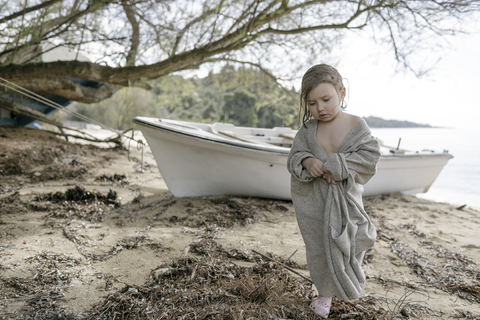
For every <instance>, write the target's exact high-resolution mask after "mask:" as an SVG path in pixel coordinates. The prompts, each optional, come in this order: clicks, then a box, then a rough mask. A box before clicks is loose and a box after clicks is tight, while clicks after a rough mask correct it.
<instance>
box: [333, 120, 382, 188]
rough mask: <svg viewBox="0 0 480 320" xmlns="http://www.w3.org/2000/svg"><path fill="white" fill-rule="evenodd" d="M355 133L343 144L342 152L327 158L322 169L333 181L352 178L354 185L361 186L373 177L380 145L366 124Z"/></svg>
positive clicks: (378, 157)
mask: <svg viewBox="0 0 480 320" xmlns="http://www.w3.org/2000/svg"><path fill="white" fill-rule="evenodd" d="M356 131H357V132H354V134H352V135H350V138H349V141H346V142H345V145H346V147H345V149H344V150H342V151H340V152H338V153H334V154H332V155H330V156H329V157H328V159H327V161H325V163H324V169H325V172H328V173H330V174H331V176H332V178H333V179H334V180H335V181H342V180H345V179H347V178H348V177H352V178H353V179H354V181H355V182H356V183H360V184H362V185H363V184H365V183H367V182H368V181H369V180H370V179H371V178H372V177H373V176H374V175H375V172H376V165H377V163H378V161H379V160H380V145H379V143H378V141H377V139H375V138H374V137H372V135H371V132H370V129H369V128H368V126H367V125H366V124H364V125H361V126H360V128H358V129H357V130H356ZM342 149H343V148H342Z"/></svg>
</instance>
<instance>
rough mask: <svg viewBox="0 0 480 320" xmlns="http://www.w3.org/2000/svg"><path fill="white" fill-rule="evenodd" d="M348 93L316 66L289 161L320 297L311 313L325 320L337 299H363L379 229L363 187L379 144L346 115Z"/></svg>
mask: <svg viewBox="0 0 480 320" xmlns="http://www.w3.org/2000/svg"><path fill="white" fill-rule="evenodd" d="M345 94H346V89H345V87H344V86H343V83H342V77H341V76H340V74H339V73H338V71H337V70H336V69H335V68H333V67H331V66H328V65H325V64H320V65H316V66H313V67H311V68H310V69H309V70H308V71H307V72H306V73H305V75H304V76H303V79H302V91H301V97H300V99H301V102H300V107H301V108H302V109H303V112H304V115H303V125H302V127H301V128H300V130H298V133H297V135H296V137H295V140H294V143H293V146H292V149H291V151H290V154H289V156H288V162H287V166H288V171H289V172H290V173H291V174H292V180H291V187H292V200H293V206H294V208H295V212H296V215H297V221H298V226H299V228H300V231H301V233H302V237H303V240H304V242H305V246H306V251H307V264H308V269H309V270H310V275H311V277H312V280H313V282H314V284H315V287H316V288H317V291H318V297H316V298H315V299H313V301H312V304H311V305H310V308H311V309H312V310H313V311H314V312H315V313H316V314H318V315H320V316H322V317H323V318H327V317H328V314H329V312H330V306H331V298H332V297H333V296H336V297H337V298H338V299H341V300H352V299H356V298H358V297H359V294H360V291H361V288H362V287H363V285H364V283H365V274H364V273H363V269H362V261H363V256H364V254H365V251H366V250H368V249H369V248H371V247H373V245H374V243H375V238H376V232H375V227H374V226H373V224H372V222H371V221H370V219H369V217H368V216H367V214H366V212H365V210H364V208H363V203H362V193H363V185H364V184H365V183H367V181H368V180H370V178H371V177H372V176H373V175H374V174H375V172H376V165H377V162H378V160H379V159H380V146H379V143H378V142H377V140H376V139H375V138H373V137H372V136H371V132H370V129H369V128H368V126H367V124H366V122H365V120H363V119H362V118H360V117H357V116H354V115H351V114H348V113H345V112H343V109H344V107H343V104H344V98H345Z"/></svg>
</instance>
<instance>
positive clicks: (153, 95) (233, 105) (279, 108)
mask: <svg viewBox="0 0 480 320" xmlns="http://www.w3.org/2000/svg"><path fill="white" fill-rule="evenodd" d="M151 86H152V88H153V89H152V90H151V91H145V90H142V89H137V88H125V89H122V90H120V91H119V92H117V93H116V94H115V95H114V96H113V97H112V98H110V99H107V100H104V101H102V102H100V103H96V104H92V105H87V104H81V103H76V104H75V105H74V107H75V108H76V110H77V111H78V112H80V113H81V114H83V115H86V116H87V117H90V118H93V119H95V120H97V121H100V122H102V123H105V124H107V125H109V126H112V127H114V128H118V129H126V128H128V127H131V126H132V122H131V120H132V118H134V117H135V116H149V117H161V118H170V119H177V120H185V121H194V122H207V123H213V122H223V121H227V122H229V123H233V124H235V125H240V126H249V127H255V126H258V127H262V128H272V127H276V126H277V127H279V126H282V125H285V126H290V127H293V128H298V125H297V123H298V108H299V107H298V99H299V98H298V93H296V92H295V91H291V92H287V91H286V90H284V89H282V88H281V87H280V86H279V85H278V83H276V82H275V81H274V80H273V79H271V78H270V77H269V76H267V75H265V74H264V73H263V72H261V71H258V70H255V69H251V68H243V67H241V68H238V69H235V68H233V67H231V66H226V67H224V68H223V69H222V70H221V71H220V72H219V73H218V74H214V73H210V74H209V75H208V76H207V77H205V78H196V77H193V78H183V77H182V76H178V75H172V76H166V77H162V78H160V79H157V80H155V81H153V82H152V83H151Z"/></svg>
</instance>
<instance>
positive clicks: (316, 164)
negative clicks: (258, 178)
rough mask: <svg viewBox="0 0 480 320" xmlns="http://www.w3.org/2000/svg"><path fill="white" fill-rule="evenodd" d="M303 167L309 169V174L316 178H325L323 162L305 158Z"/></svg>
mask: <svg viewBox="0 0 480 320" xmlns="http://www.w3.org/2000/svg"><path fill="white" fill-rule="evenodd" d="M302 166H303V167H304V168H305V169H307V171H308V173H310V175H311V176H312V177H314V178H316V177H320V176H323V175H324V174H325V171H323V162H322V161H320V160H318V159H316V158H305V159H303V160H302Z"/></svg>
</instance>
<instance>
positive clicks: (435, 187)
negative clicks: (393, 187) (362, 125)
mask: <svg viewBox="0 0 480 320" xmlns="http://www.w3.org/2000/svg"><path fill="white" fill-rule="evenodd" d="M371 130H372V134H373V135H374V136H375V137H377V138H378V139H380V140H382V142H383V143H384V144H385V145H388V146H393V147H397V145H398V142H399V139H401V140H400V148H401V149H406V150H411V151H421V150H423V149H429V150H435V151H439V152H443V151H444V150H448V152H449V153H450V154H451V155H453V156H454V158H453V159H450V160H449V161H448V162H447V164H446V165H445V167H444V168H443V170H442V171H441V172H440V175H439V176H438V177H437V179H436V180H435V182H434V183H433V184H432V186H431V187H430V189H429V190H428V192H426V193H422V194H418V195H417V196H418V197H421V198H426V199H430V200H434V201H441V202H449V203H452V204H454V205H458V206H460V205H464V204H466V205H468V206H471V207H474V208H477V209H480V128H382V129H379V128H372V129H371Z"/></svg>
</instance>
